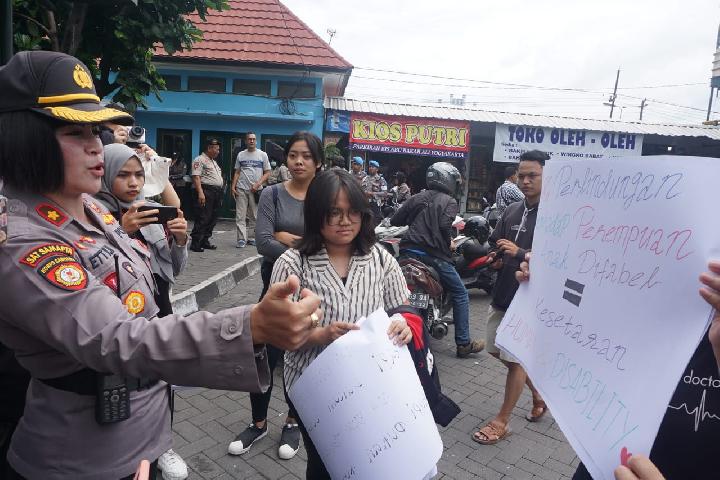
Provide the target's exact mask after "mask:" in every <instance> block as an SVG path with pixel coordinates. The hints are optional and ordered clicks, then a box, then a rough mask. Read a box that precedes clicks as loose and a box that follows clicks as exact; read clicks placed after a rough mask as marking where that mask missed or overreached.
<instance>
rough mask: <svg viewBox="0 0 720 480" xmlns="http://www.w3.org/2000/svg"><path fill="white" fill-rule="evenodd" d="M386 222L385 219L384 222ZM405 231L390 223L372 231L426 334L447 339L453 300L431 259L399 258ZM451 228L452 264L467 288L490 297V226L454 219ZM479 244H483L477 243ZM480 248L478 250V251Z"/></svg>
mask: <svg viewBox="0 0 720 480" xmlns="http://www.w3.org/2000/svg"><path fill="white" fill-rule="evenodd" d="M386 220H387V219H386ZM407 228H408V227H393V226H391V225H390V223H389V220H387V221H383V222H381V223H380V225H378V226H377V227H376V228H375V234H376V235H377V238H378V242H379V244H380V245H381V246H382V247H384V248H385V249H387V250H388V251H389V252H390V253H391V254H392V255H393V256H394V257H395V258H397V260H398V263H399V264H400V268H401V270H402V272H403V276H404V277H405V282H406V283H407V286H408V289H409V290H410V297H409V299H408V300H409V302H410V305H411V306H413V307H415V308H417V309H418V310H420V316H421V317H422V318H423V323H424V326H425V328H426V330H427V331H428V333H429V334H430V335H431V336H432V337H433V338H436V339H441V338H443V337H444V336H445V335H447V333H448V330H449V326H450V325H452V323H453V318H452V297H451V296H450V295H449V294H447V293H446V292H445V291H444V289H443V287H442V284H441V283H440V277H439V275H438V273H437V271H436V270H435V269H434V268H433V266H432V259H430V258H425V257H424V256H422V255H419V254H413V253H412V252H410V251H406V252H403V253H402V254H400V241H401V239H402V235H403V234H404V233H405V232H406V231H407ZM453 228H455V229H456V231H458V232H463V233H459V234H458V236H456V237H455V239H454V240H453V242H454V243H455V246H456V248H455V253H454V256H453V264H454V266H455V269H456V270H457V271H458V274H459V275H460V278H462V280H463V284H465V287H466V288H480V289H483V290H485V291H486V292H488V293H490V291H492V287H493V286H494V284H495V271H494V270H492V269H490V268H489V262H488V258H489V257H488V253H489V251H490V246H489V245H488V244H487V237H489V235H490V229H489V225H488V224H487V221H486V220H485V219H484V217H482V216H477V217H472V218H470V219H468V220H467V221H465V220H464V219H462V218H461V217H456V219H455V221H454V222H453ZM481 240H482V243H481V242H480V241H481ZM478 247H479V248H478Z"/></svg>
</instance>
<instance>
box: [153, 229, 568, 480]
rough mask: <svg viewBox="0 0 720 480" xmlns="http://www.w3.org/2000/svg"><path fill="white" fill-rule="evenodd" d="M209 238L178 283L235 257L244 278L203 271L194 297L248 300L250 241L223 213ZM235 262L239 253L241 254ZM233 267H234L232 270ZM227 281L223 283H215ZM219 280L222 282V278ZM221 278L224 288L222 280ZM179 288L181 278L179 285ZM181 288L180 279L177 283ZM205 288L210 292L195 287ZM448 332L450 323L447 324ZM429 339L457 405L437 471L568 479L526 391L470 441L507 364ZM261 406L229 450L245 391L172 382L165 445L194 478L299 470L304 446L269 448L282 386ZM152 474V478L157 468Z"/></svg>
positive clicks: (549, 426) (497, 393) (293, 474)
mask: <svg viewBox="0 0 720 480" xmlns="http://www.w3.org/2000/svg"><path fill="white" fill-rule="evenodd" d="M216 231H217V233H216V234H215V235H214V236H213V243H216V244H217V245H218V250H215V251H210V252H204V253H193V252H191V253H190V263H189V266H188V271H187V272H185V273H184V274H183V277H181V278H183V281H184V285H186V286H190V285H194V284H193V283H192V282H204V281H207V280H208V278H211V277H213V275H215V276H216V277H217V274H218V273H220V272H222V271H223V270H226V269H228V267H230V266H232V265H237V264H241V266H239V267H237V269H236V272H237V273H235V274H232V275H231V276H233V275H237V276H243V275H245V273H247V275H245V278H244V279H243V280H240V281H238V282H235V283H237V285H236V286H234V288H233V287H230V288H228V289H225V287H227V285H229V284H230V283H233V280H229V279H228V278H227V274H226V275H225V277H226V279H225V280H223V281H215V280H211V283H213V284H216V285H215V286H216V288H218V292H220V291H225V292H227V293H226V294H224V295H222V296H219V295H218V296H216V297H215V298H214V299H213V300H211V301H209V303H207V304H205V306H204V307H201V308H203V309H205V310H209V311H218V310H221V309H224V308H228V307H232V306H236V305H243V304H249V303H254V302H256V301H257V298H258V296H259V294H260V290H261V287H262V285H261V281H260V276H259V274H255V272H257V271H258V269H259V263H258V259H257V258H256V257H254V256H255V255H256V251H255V249H254V248H253V247H246V248H245V249H236V248H235V247H234V245H235V231H234V226H233V224H232V223H231V222H223V223H222V224H218V227H217V228H216ZM242 262H247V263H245V264H242ZM234 278H235V277H234V276H233V279H234ZM223 282H225V283H223ZM223 285H224V286H225V287H223ZM221 287H223V288H221ZM186 288H187V287H186ZM176 292H180V287H178V288H176ZM203 298H209V296H208V297H203ZM487 306H488V297H487V296H486V295H485V294H484V293H482V292H480V291H478V290H472V291H471V292H470V318H471V334H472V335H473V336H474V337H475V338H484V330H485V318H486V315H487ZM451 335H452V333H451ZM431 347H432V348H433V352H434V354H435V358H436V362H437V365H438V368H439V372H440V379H441V382H442V385H443V391H444V392H445V393H446V394H447V395H449V396H450V397H451V398H452V399H453V400H454V401H455V402H457V403H458V405H460V408H461V409H462V412H461V413H460V415H459V416H458V417H457V418H456V419H455V420H454V421H453V422H452V423H451V424H450V426H449V427H447V428H440V433H441V436H442V440H443V444H444V452H443V456H442V458H441V459H440V462H439V463H438V470H439V472H440V474H439V475H438V476H437V477H436V478H438V479H444V480H445V479H446V480H452V479H458V480H459V479H476V478H478V479H503V480H509V479H523V480H524V479H544V480H569V479H570V478H571V477H572V474H573V472H574V471H575V468H576V466H577V463H578V459H577V457H576V455H575V453H574V452H573V450H572V448H570V446H569V444H568V443H567V441H566V440H565V437H564V436H563V434H562V433H561V432H560V430H559V428H558V426H557V424H556V423H555V421H554V420H553V418H552V416H551V415H550V414H548V415H546V416H545V418H543V419H542V421H540V422H538V423H529V422H527V421H526V420H525V419H524V415H525V413H526V412H527V411H528V410H529V409H530V407H531V403H532V402H531V399H530V395H529V393H528V391H527V389H526V390H525V392H524V393H523V396H522V397H521V399H520V401H519V403H518V407H517V408H516V409H515V412H514V414H513V417H512V420H511V427H512V430H513V434H512V435H510V436H509V437H508V439H507V440H506V441H503V442H501V443H499V444H498V445H492V446H483V445H479V444H477V443H475V442H473V441H472V439H471V438H470V436H471V433H472V432H473V431H474V429H476V428H477V427H478V426H480V425H482V424H484V422H487V421H489V420H490V419H491V418H492V416H493V415H494V414H495V413H496V412H497V411H498V410H499V408H500V405H501V404H502V399H503V392H504V389H505V371H506V370H505V368H504V367H503V366H502V365H501V364H500V363H499V362H498V361H496V360H495V359H493V358H491V357H490V356H489V355H487V354H486V353H484V352H483V353H481V354H479V355H477V356H476V357H475V358H471V359H464V360H461V359H457V358H456V357H455V347H454V344H453V341H452V336H449V337H446V338H444V339H443V340H440V341H438V340H433V341H432V344H431ZM281 373H282V369H280V368H278V369H277V370H276V371H275V377H274V378H275V385H282V376H281ZM272 397H273V398H272V401H271V402H270V409H269V411H268V421H269V432H268V435H267V437H265V438H264V439H262V440H260V441H259V442H258V443H257V444H256V445H255V446H253V448H252V449H251V450H250V451H249V452H247V453H246V454H244V455H241V456H232V455H229V454H228V453H227V446H228V443H229V442H230V441H232V440H233V439H234V437H235V435H236V434H238V433H239V432H240V431H242V430H243V429H244V428H245V427H246V426H247V425H248V423H249V422H250V420H251V414H250V400H249V396H248V394H247V393H243V392H230V391H222V390H208V389H204V388H192V389H188V390H183V391H181V392H178V395H177V397H176V403H175V409H176V411H175V420H174V424H173V431H174V433H175V436H174V445H173V448H175V450H176V451H177V452H178V453H179V454H180V455H182V457H183V458H184V459H185V460H186V461H187V463H188V466H189V467H190V477H189V478H190V479H193V480H201V479H207V480H210V479H212V480H229V479H233V478H237V479H239V478H243V479H284V480H290V479H303V478H305V460H306V455H305V450H304V448H302V447H301V448H300V451H299V452H298V454H297V456H296V457H295V458H293V459H291V460H280V459H278V456H277V446H278V440H279V438H280V429H281V428H282V424H283V421H284V419H285V415H286V414H287V406H286V404H285V401H284V397H283V393H282V390H281V389H280V388H275V389H274V390H273V395H272ZM158 478H160V477H159V476H158Z"/></svg>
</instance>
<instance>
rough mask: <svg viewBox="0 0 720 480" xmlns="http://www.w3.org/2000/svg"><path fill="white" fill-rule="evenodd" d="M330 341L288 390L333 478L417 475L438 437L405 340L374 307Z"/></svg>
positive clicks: (437, 448)
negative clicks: (393, 334)
mask: <svg viewBox="0 0 720 480" xmlns="http://www.w3.org/2000/svg"><path fill="white" fill-rule="evenodd" d="M358 325H359V326H360V330H355V331H351V332H348V333H346V334H345V335H343V336H342V337H340V338H339V339H337V340H335V341H334V342H333V343H332V344H330V345H329V346H328V347H327V348H326V349H325V350H324V351H323V352H322V353H321V354H320V355H319V356H318V357H317V358H316V359H315V360H314V361H313V362H312V363H311V364H310V366H309V367H307V368H306V369H305V371H304V372H303V374H302V376H301V377H300V378H299V379H298V380H297V381H296V382H295V383H294V384H293V386H292V388H291V389H290V391H289V392H288V395H289V396H290V399H291V400H292V402H293V404H294V405H295V408H296V409H297V411H298V413H299V415H300V418H302V420H303V424H304V425H305V428H307V431H308V433H309V434H310V437H311V438H312V440H313V443H314V444H315V447H316V448H317V450H318V453H319V454H320V457H321V458H322V459H323V462H324V463H325V466H326V467H327V470H328V472H329V473H330V476H331V477H332V478H334V479H348V480H349V479H358V480H359V479H379V478H403V479H409V480H413V479H423V478H426V477H427V476H428V474H429V473H430V472H433V471H434V468H435V464H436V463H437V462H438V460H439V459H440V456H441V455H442V450H443V447H442V440H441V439H440V434H439V433H438V430H437V427H436V426H435V421H434V420H433V416H432V413H431V411H430V407H429V405H428V402H427V399H426V398H425V393H424V391H423V388H422V386H421V385H420V380H419V379H418V376H417V373H416V371H415V366H414V364H413V361H412V358H411V356H410V352H409V351H408V349H407V347H405V346H402V347H398V346H396V345H393V343H392V342H391V341H390V340H389V339H388V336H387V330H388V327H389V325H390V319H389V318H388V316H387V315H386V314H385V312H384V311H382V310H378V311H377V312H375V313H373V314H372V315H370V316H369V317H367V319H365V320H361V322H358Z"/></svg>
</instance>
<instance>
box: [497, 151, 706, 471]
mask: <svg viewBox="0 0 720 480" xmlns="http://www.w3.org/2000/svg"><path fill="white" fill-rule="evenodd" d="M719 174H720V160H718V159H712V158H695V157H671V156H657V157H635V158H623V159H605V160H600V161H597V160H593V161H556V160H552V161H549V162H548V163H547V164H546V165H545V169H544V173H543V189H542V199H541V202H540V209H539V212H538V220H537V226H536V227H535V237H534V241H533V254H532V262H531V263H532V267H531V270H532V274H531V281H530V282H529V283H528V284H527V285H521V286H520V289H519V290H518V293H517V294H516V295H515V299H514V300H513V303H512V305H511V306H510V308H509V309H508V311H507V313H506V315H505V318H504V319H503V322H502V324H501V325H500V327H499V329H498V336H497V341H496V343H497V344H498V345H499V346H500V347H501V348H503V349H505V350H507V351H508V352H510V353H511V354H512V355H514V356H515V357H516V358H518V359H519V360H520V362H521V363H522V365H523V366H524V367H525V368H526V370H527V371H528V373H529V375H530V377H531V378H532V380H533V382H534V383H535V385H536V386H537V387H538V389H539V390H540V392H541V393H542V395H543V396H544V397H545V401H546V402H547V404H548V406H549V407H550V410H551V411H552V413H553V416H554V417H555V419H556V420H557V422H558V424H559V425H560V427H561V429H562V431H563V432H564V433H565V435H566V436H567V438H568V440H569V441H570V443H571V445H572V446H573V448H574V449H575V451H576V452H577V453H578V455H579V456H580V458H581V459H582V461H583V462H584V463H585V465H586V466H587V468H588V470H589V471H590V473H591V474H592V475H593V478H596V479H611V478H613V475H612V471H613V469H614V468H616V467H617V465H619V463H620V452H621V451H622V449H623V448H626V449H627V451H629V452H631V453H633V452H635V453H643V454H645V455H648V454H649V453H650V449H651V447H652V444H653V441H654V439H655V435H656V434H657V430H658V427H659V425H660V422H661V420H662V418H663V416H664V414H665V411H666V408H667V406H668V402H669V401H670V398H671V396H672V393H673V391H674V389H675V386H676V385H677V383H678V381H679V379H680V376H681V375H682V373H683V370H684V368H685V366H686V365H687V362H688V360H689V359H690V357H691V355H692V353H693V352H694V350H695V348H696V347H697V345H698V343H699V341H700V339H701V338H702V335H703V333H704V331H705V329H706V327H707V325H708V322H709V320H710V308H709V306H708V305H707V304H706V303H705V302H704V301H703V300H702V299H701V297H700V296H699V295H698V290H699V288H700V283H699V281H698V276H699V275H700V273H701V272H703V271H705V270H706V269H707V260H708V259H710V258H711V257H715V258H717V257H718V254H719V249H718V245H720V242H719V238H718V237H719V236H720V223H719V222H718V221H717V219H716V218H715V216H714V214H713V212H714V210H715V201H716V200H715V198H716V195H717V194H716V193H715V192H716V189H714V188H713V189H708V187H710V185H711V181H710V179H715V178H718V175H719Z"/></svg>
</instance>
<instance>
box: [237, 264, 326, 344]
mask: <svg viewBox="0 0 720 480" xmlns="http://www.w3.org/2000/svg"><path fill="white" fill-rule="evenodd" d="M298 288H300V280H299V279H298V278H297V277H296V276H295V275H290V276H289V277H288V279H287V280H286V281H284V282H279V283H274V284H272V285H270V289H269V290H268V291H267V293H266V294H265V296H264V297H263V299H262V300H261V301H260V303H258V304H256V305H255V306H253V308H252V310H251V311H250V328H251V330H252V337H253V343H256V344H257V343H269V344H271V345H274V346H276V347H278V348H280V349H282V350H297V349H298V348H300V347H302V346H303V345H304V344H305V342H306V341H307V339H308V337H309V336H310V333H311V332H312V331H313V326H314V325H317V323H318V322H317V321H315V322H313V318H311V315H313V314H314V315H315V316H316V318H317V319H322V310H320V308H319V306H320V298H319V297H318V296H317V295H315V294H314V293H313V292H311V291H310V290H308V289H307V288H304V289H303V290H302V291H301V292H300V300H299V301H297V302H295V301H293V300H292V298H291V296H292V295H293V294H294V293H295V292H297V290H298Z"/></svg>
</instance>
